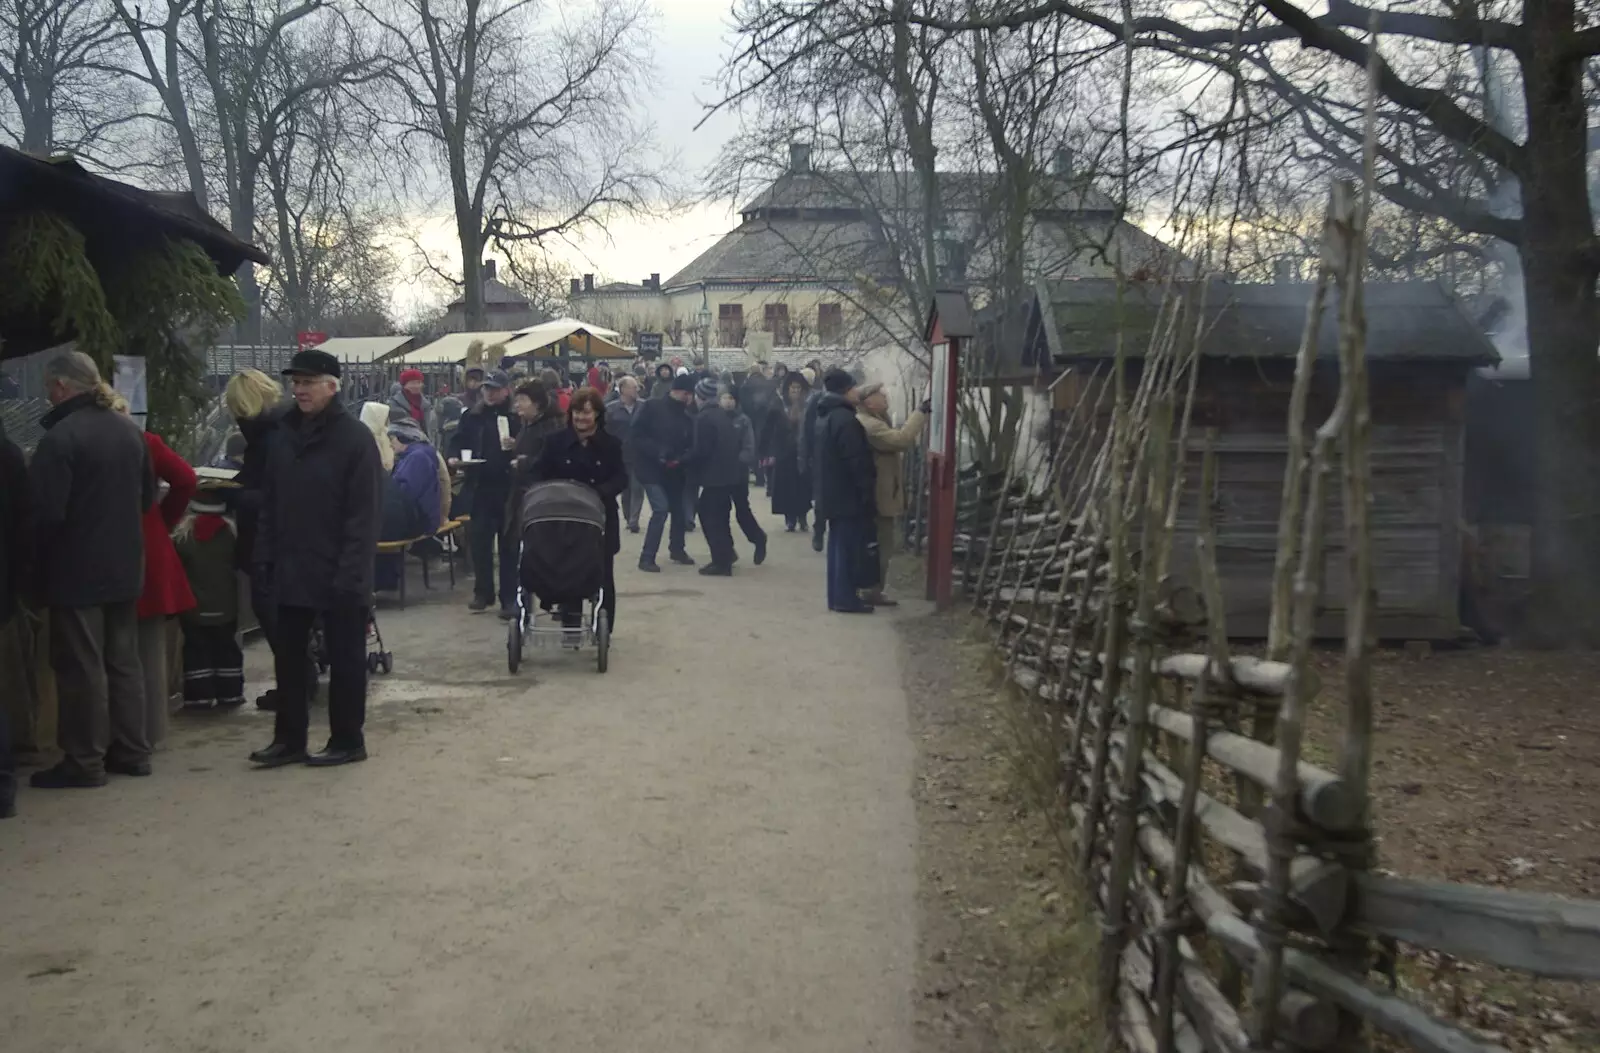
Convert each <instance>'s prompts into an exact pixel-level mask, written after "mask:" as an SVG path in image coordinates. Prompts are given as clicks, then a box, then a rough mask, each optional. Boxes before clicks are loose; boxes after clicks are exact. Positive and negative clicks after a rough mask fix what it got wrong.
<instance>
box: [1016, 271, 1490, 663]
mask: <svg viewBox="0 0 1600 1053" xmlns="http://www.w3.org/2000/svg"><path fill="white" fill-rule="evenodd" d="M1169 289H1170V291H1171V293H1172V295H1176V296H1182V297H1185V298H1187V300H1188V302H1189V303H1191V304H1199V303H1201V302H1203V303H1204V305H1205V308H1204V317H1205V324H1206V330H1205V336H1204V338H1203V340H1202V344H1201V355H1202V358H1201V365H1200V373H1199V377H1198V380H1197V388H1196V396H1195V407H1194V418H1193V427H1194V429H1195V434H1202V433H1203V431H1204V429H1207V428H1212V429H1215V430H1216V434H1217V450H1218V461H1217V486H1216V490H1215V493H1214V494H1213V495H1211V500H1212V501H1213V508H1214V512H1215V515H1216V522H1217V527H1218V532H1219V537H1218V554H1217V555H1218V563H1219V566H1220V569H1221V572H1222V579H1223V586H1224V590H1225V593H1226V598H1227V607H1228V610H1227V622H1228V630H1229V634H1230V635H1232V636H1235V637H1240V638H1258V637H1263V636H1265V635H1266V632H1267V622H1268V618H1269V615H1270V609H1271V595H1272V566H1273V556H1274V553H1275V551H1276V547H1277V524H1278V511H1279V501H1280V499H1281V494H1282V492H1283V475H1284V461H1285V457H1286V456H1287V450H1288V440H1287V434H1286V433H1287V425H1288V404H1289V391H1290V386H1291V383H1292V381H1293V376H1294V359H1295V355H1296V352H1297V351H1298V348H1299V344H1300V335H1301V332H1302V330H1303V329H1304V326H1305V312H1306V306H1307V304H1308V302H1309V300H1310V296H1311V287H1310V286H1309V285H1302V284H1287V283H1285V284H1273V285H1244V284H1236V283H1232V282H1227V281H1222V280H1214V281H1211V282H1210V283H1209V284H1208V285H1207V287H1206V288H1205V289H1203V290H1202V289H1200V288H1199V287H1198V283H1189V284H1186V285H1182V286H1180V287H1178V288H1175V289H1174V288H1171V287H1169V286H1168V285H1166V284H1164V283H1154V282H1152V283H1131V284H1128V285H1126V286H1125V287H1124V290H1123V292H1122V293H1121V295H1120V297H1119V294H1118V290H1117V284H1116V283H1115V282H1114V281H1110V280H1094V279H1082V280H1070V281H1059V282H1044V283H1040V284H1039V286H1038V287H1037V289H1036V295H1035V299H1034V301H1033V304H1032V307H1031V309H1030V312H1029V319H1028V327H1027V330H1026V336H1025V339H1026V340H1027V341H1028V342H1029V345H1030V348H1029V352H1028V353H1029V354H1031V355H1037V356H1039V357H1040V358H1043V359H1046V360H1048V361H1050V362H1052V363H1053V364H1054V367H1055V369H1056V371H1057V372H1058V374H1059V377H1058V379H1057V381H1056V383H1055V385H1054V387H1053V393H1054V394H1053V410H1054V412H1055V413H1056V415H1057V419H1058V420H1060V419H1062V418H1064V417H1065V415H1066V414H1068V413H1069V412H1070V410H1071V409H1072V407H1074V406H1076V405H1078V404H1079V402H1078V399H1079V395H1080V393H1081V392H1083V391H1084V389H1085V386H1086V385H1089V384H1093V383H1098V382H1102V381H1101V380H1097V379H1096V377H1097V371H1098V377H1099V378H1104V377H1105V376H1106V375H1107V372H1108V370H1109V367H1110V362H1111V361H1112V360H1113V359H1114V357H1115V354H1116V347H1117V337H1118V332H1119V330H1120V331H1121V334H1122V339H1123V341H1124V346H1125V348H1126V349H1127V354H1128V357H1129V359H1130V365H1129V368H1130V370H1131V371H1132V372H1134V373H1135V374H1137V371H1138V370H1139V369H1140V366H1141V361H1140V360H1141V359H1142V356H1143V354H1144V352H1145V349H1146V348H1147V347H1148V345H1149V337H1150V334H1151V332H1152V331H1153V330H1154V328H1155V325H1156V320H1157V318H1158V316H1159V313H1160V310H1161V301H1162V298H1163V296H1164V295H1166V294H1168V292H1169ZM1202 294H1203V296H1202ZM1366 301H1367V321H1368V342H1367V356H1368V362H1369V376H1370V385H1369V386H1370V395H1371V405H1372V423H1373V429H1372V469H1373V482H1372V499H1373V508H1372V512H1373V528H1374V540H1375V544H1376V552H1375V560H1376V568H1375V569H1376V579H1377V587H1378V610H1377V616H1376V618H1375V629H1376V631H1377V633H1378V635H1379V636H1380V637H1383V638H1394V639H1416V640H1440V639H1450V638H1453V637H1455V636H1456V635H1457V634H1458V632H1459V627H1460V621H1459V618H1458V604H1459V596H1458V592H1459V585H1460V581H1461V567H1460V562H1461V551H1462V537H1461V515H1462V486H1463V480H1462V466H1463V441H1464V424H1465V397H1466V384H1467V378H1468V376H1469V374H1470V373H1471V371H1472V370H1473V369H1474V368H1476V367H1479V366H1482V365H1486V364H1489V363H1493V362H1496V361H1498V356H1497V355H1496V354H1495V351H1494V348H1493V346H1492V345H1491V344H1490V343H1489V341H1488V339H1487V338H1486V337H1485V336H1484V334H1483V333H1482V332H1481V331H1480V330H1479V329H1478V327H1477V326H1476V325H1475V324H1474V323H1473V322H1472V320H1471V319H1470V318H1469V317H1468V316H1467V315H1466V314H1465V313H1464V312H1463V311H1462V310H1461V308H1460V307H1459V306H1458V304H1457V303H1456V302H1455V301H1454V300H1453V299H1452V298H1451V297H1450V296H1449V295H1448V294H1446V293H1445V291H1444V290H1443V289H1442V288H1441V287H1440V286H1438V285H1437V284H1435V283H1432V282H1407V283H1392V284H1386V283H1372V284H1369V285H1368V286H1367V288H1366ZM1337 307H1338V296H1337V294H1332V295H1330V297H1329V304H1328V310H1327V312H1326V314H1325V316H1324V319H1323V326H1322V330H1321V334H1320V343H1319V348H1318V356H1319V358H1318V363H1317V372H1316V374H1315V377H1314V379H1313V382H1312V387H1311V392H1310V400H1309V407H1308V412H1307V421H1308V425H1309V426H1310V427H1311V428H1314V427H1315V426H1316V425H1317V424H1318V423H1320V422H1321V421H1322V420H1323V419H1325V418H1326V417H1327V414H1328V412H1329V410H1330V409H1331V408H1332V406H1333V402H1334V399H1335V397H1336V395H1337V393H1338V363H1337V360H1336V348H1337V344H1336V340H1337ZM1191 317H1192V316H1191ZM1084 404H1085V405H1088V404H1092V400H1091V402H1086V403H1084ZM1199 462H1200V454H1199V452H1198V444H1196V445H1195V447H1194V448H1192V450H1191V454H1190V463H1189V470H1188V473H1187V479H1188V485H1189V488H1190V493H1189V495H1188V498H1187V499H1186V500H1185V502H1184V505H1183V507H1182V509H1181V514H1180V523H1179V534H1178V537H1177V539H1176V542H1175V546H1176V547H1175V551H1174V567H1175V570H1176V571H1177V572H1178V573H1179V574H1181V575H1184V576H1186V577H1187V576H1188V575H1189V574H1190V573H1192V560H1193V552H1194V543H1193V524H1194V522H1195V514H1194V513H1195V509H1196V507H1197V505H1196V499H1197V498H1198V493H1197V491H1198V488H1199V479H1200V463H1199ZM1330 515H1331V517H1332V518H1331V520H1330V522H1331V523H1332V524H1334V531H1333V536H1331V537H1330V538H1329V543H1328V551H1327V554H1326V564H1325V569H1324V579H1323V595H1324V601H1325V602H1324V611H1323V615H1322V617H1321V619H1320V621H1319V626H1318V631H1319V634H1320V635H1323V636H1326V637H1338V636H1340V635H1342V632H1343V625H1344V572H1343V566H1344V550H1343V546H1342V543H1341V541H1340V539H1339V537H1338V534H1339V531H1338V528H1337V524H1339V523H1341V522H1342V521H1343V512H1342V510H1341V509H1340V508H1339V507H1338V498H1337V492H1336V493H1335V494H1334V496H1333V500H1332V501H1331V502H1330Z"/></svg>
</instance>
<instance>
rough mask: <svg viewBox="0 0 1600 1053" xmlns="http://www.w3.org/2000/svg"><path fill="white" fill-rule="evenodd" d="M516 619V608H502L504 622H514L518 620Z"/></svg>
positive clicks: (501, 615) (501, 613)
mask: <svg viewBox="0 0 1600 1053" xmlns="http://www.w3.org/2000/svg"><path fill="white" fill-rule="evenodd" d="M516 617H517V609H516V608H515V607H501V608H500V620H501V621H503V622H509V621H514V620H516Z"/></svg>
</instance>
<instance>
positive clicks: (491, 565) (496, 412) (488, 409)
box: [450, 369, 522, 621]
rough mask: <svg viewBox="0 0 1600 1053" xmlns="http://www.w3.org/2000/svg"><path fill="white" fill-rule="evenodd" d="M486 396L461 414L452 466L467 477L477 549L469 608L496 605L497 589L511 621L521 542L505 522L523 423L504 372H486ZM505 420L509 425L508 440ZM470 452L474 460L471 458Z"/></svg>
mask: <svg viewBox="0 0 1600 1053" xmlns="http://www.w3.org/2000/svg"><path fill="white" fill-rule="evenodd" d="M482 391H483V396H482V398H480V399H479V400H478V404H477V405H476V406H473V407H472V408H471V409H470V410H468V411H467V412H466V413H463V414H462V415H461V424H460V426H458V427H457V428H456V434H455V438H454V439H453V440H452V441H451V446H452V453H451V456H450V467H451V468H452V469H456V470H460V471H464V472H465V473H466V477H467V483H466V486H465V487H464V488H463V490H462V499H463V503H464V504H465V505H466V508H467V513H468V514H469V515H471V516H472V520H471V522H470V523H468V524H467V538H468V547H469V548H470V549H471V550H472V566H473V580H472V602H470V603H468V604H467V607H468V609H469V610H472V611H482V610H487V609H488V608H489V607H491V606H493V605H494V603H495V600H496V598H497V597H496V585H498V586H499V589H498V592H499V595H498V599H499V602H500V617H501V618H504V619H506V620H507V621H509V620H510V619H512V618H515V617H516V611H517V560H516V540H515V539H514V538H508V537H506V522H507V509H508V507H509V504H510V500H511V454H512V450H514V449H515V448H516V437H517V432H519V431H520V430H522V424H521V421H519V420H518V419H517V416H516V414H514V413H512V412H511V378H510V377H509V376H507V375H506V371H505V370H503V369H491V370H489V371H488V372H486V373H484V375H483V388H482ZM501 421H504V422H505V425H504V427H505V429H506V432H505V434H506V438H504V439H502V438H501V431H500V429H501V423H500V422H501ZM469 452H470V453H471V455H472V457H471V459H470V460H468V458H467V456H466V455H467V453H469ZM497 545H498V546H499V548H500V562H499V570H498V573H497V572H496V569H495V547H496V546H497Z"/></svg>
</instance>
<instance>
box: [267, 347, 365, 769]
mask: <svg viewBox="0 0 1600 1053" xmlns="http://www.w3.org/2000/svg"><path fill="white" fill-rule="evenodd" d="M283 372H284V374H285V375H286V376H287V377H288V378H289V385H290V389H291V391H292V393H293V395H294V406H293V407H292V408H291V409H290V410H289V411H288V412H287V413H285V414H284V415H283V420H282V421H281V423H280V424H279V425H278V427H279V434H278V435H277V437H276V438H275V440H274V442H273V443H272V445H271V447H270V450H269V453H268V455H267V465H266V471H265V473H264V478H263V481H262V498H261V520H260V524H259V533H258V534H257V536H256V545H255V552H254V553H253V556H252V558H253V560H254V562H255V564H256V567H257V568H258V572H259V573H261V574H263V575H265V580H268V581H270V582H272V588H273V591H274V593H275V595H276V597H277V601H278V635H279V639H278V641H277V646H276V647H275V648H274V651H275V659H276V664H277V679H278V708H277V723H276V725H275V726H274V728H273V735H272V744H271V745H269V746H267V747H266V748H265V749H261V750H257V751H256V752H254V753H252V754H251V755H250V759H251V760H252V761H254V762H255V763H257V764H259V765H261V766H262V767H272V768H275V767H279V766H282V765H285V764H295V763H300V762H304V763H307V764H310V765H313V766H319V767H320V766H331V765H335V764H348V763H350V762H351V761H360V760H366V759H367V749H366V740H365V738H364V736H363V732H362V727H363V725H364V724H365V723H366V712H367V617H368V613H369V611H370V608H371V604H372V564H373V558H374V556H375V555H376V550H377V544H378V529H379V525H380V523H381V520H382V494H383V465H382V462H381V461H380V460H379V458H378V447H377V445H376V444H375V443H373V441H372V433H371V432H369V431H368V430H367V428H366V426H365V425H364V424H362V423H361V422H360V421H359V420H357V419H356V418H355V417H353V416H351V415H350V414H349V413H347V412H346V411H345V408H344V404H343V403H342V402H341V401H340V400H339V376H340V369H339V361H338V359H336V358H334V357H333V356H332V355H330V354H328V353H327V352H325V351H317V350H314V349H313V350H310V351H301V352H300V353H299V354H297V355H295V356H294V359H293V360H292V361H291V362H290V363H289V368H288V369H285V370H284V371H283ZM318 619H321V622H322V627H323V635H324V637H325V639H326V642H327V651H328V661H329V679H328V731H329V735H328V745H327V747H326V748H325V749H324V750H322V751H321V752H320V753H315V754H310V755H308V754H307V752H306V740H307V735H308V732H309V725H310V701H311V685H312V682H313V680H312V678H313V673H312V670H311V658H310V656H309V648H308V644H309V643H310V639H311V630H312V626H313V625H314V624H315V623H316V622H317V620H318Z"/></svg>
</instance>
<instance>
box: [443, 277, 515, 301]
mask: <svg viewBox="0 0 1600 1053" xmlns="http://www.w3.org/2000/svg"><path fill="white" fill-rule="evenodd" d="M483 302H484V305H485V306H487V305H489V304H514V305H516V306H519V307H527V306H528V298H527V297H526V296H524V295H522V294H521V293H519V292H517V290H515V289H513V288H512V287H511V286H509V285H507V284H506V283H505V282H503V281H501V280H500V279H499V278H485V279H484V280H483ZM466 305H467V300H466V297H458V298H457V299H455V300H454V301H452V302H451V303H450V306H451V307H465V306H466Z"/></svg>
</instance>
